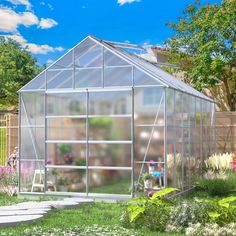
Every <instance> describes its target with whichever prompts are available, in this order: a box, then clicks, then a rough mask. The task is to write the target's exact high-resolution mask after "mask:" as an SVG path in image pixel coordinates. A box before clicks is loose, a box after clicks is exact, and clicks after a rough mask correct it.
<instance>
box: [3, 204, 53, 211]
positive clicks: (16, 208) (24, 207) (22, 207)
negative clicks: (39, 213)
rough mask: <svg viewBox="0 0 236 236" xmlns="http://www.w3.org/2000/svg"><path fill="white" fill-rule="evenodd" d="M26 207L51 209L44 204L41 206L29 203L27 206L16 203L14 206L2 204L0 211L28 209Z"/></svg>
mask: <svg viewBox="0 0 236 236" xmlns="http://www.w3.org/2000/svg"><path fill="white" fill-rule="evenodd" d="M28 209H32V210H33V209H43V210H45V211H50V210H51V207H50V206H49V207H48V206H47V207H46V206H45V207H43V206H31V205H29V206H27V205H25V206H18V205H14V206H2V207H0V212H1V211H17V210H28Z"/></svg>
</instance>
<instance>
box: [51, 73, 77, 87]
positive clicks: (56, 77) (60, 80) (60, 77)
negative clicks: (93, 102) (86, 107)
mask: <svg viewBox="0 0 236 236" xmlns="http://www.w3.org/2000/svg"><path fill="white" fill-rule="evenodd" d="M72 87H73V71H72V70H57V71H51V70H48V71H47V89H72Z"/></svg>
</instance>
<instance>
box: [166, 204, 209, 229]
mask: <svg viewBox="0 0 236 236" xmlns="http://www.w3.org/2000/svg"><path fill="white" fill-rule="evenodd" d="M209 208H210V207H209V206H208V205H207V204H204V203H199V202H194V201H183V202H180V203H179V204H178V205H177V206H176V207H175V208H173V210H172V211H171V215H170V222H169V225H175V226H176V227H180V228H181V227H182V228H185V227H188V225H189V224H196V223H207V222H209V221H210V217H209V215H208V210H210V209H209Z"/></svg>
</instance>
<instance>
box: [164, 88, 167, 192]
mask: <svg viewBox="0 0 236 236" xmlns="http://www.w3.org/2000/svg"><path fill="white" fill-rule="evenodd" d="M166 118H167V116H166V88H165V89H164V187H165V188H167V122H166Z"/></svg>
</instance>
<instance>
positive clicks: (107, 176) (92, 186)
mask: <svg viewBox="0 0 236 236" xmlns="http://www.w3.org/2000/svg"><path fill="white" fill-rule="evenodd" d="M104 180H106V181H104ZM130 188H131V172H130V171H127V170H89V186H88V191H89V193H104V194H127V195H129V194H130Z"/></svg>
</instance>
